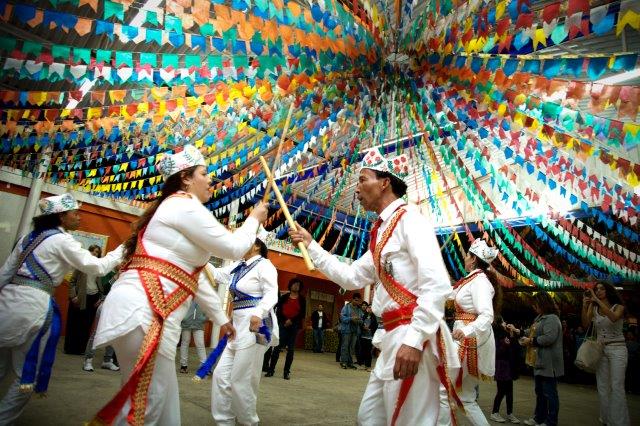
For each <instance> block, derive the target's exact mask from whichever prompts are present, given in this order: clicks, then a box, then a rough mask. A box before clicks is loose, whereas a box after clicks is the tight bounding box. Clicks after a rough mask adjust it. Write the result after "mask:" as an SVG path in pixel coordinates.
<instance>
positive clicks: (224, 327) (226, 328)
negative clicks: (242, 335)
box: [220, 321, 236, 340]
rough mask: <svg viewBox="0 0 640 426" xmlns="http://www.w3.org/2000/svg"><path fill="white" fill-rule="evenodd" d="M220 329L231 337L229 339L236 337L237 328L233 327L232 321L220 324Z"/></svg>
mask: <svg viewBox="0 0 640 426" xmlns="http://www.w3.org/2000/svg"><path fill="white" fill-rule="evenodd" d="M220 331H222V332H223V333H224V334H225V335H226V336H227V337H228V338H229V340H233V339H235V338H236V329H235V328H234V327H233V324H231V321H229V322H228V323H226V324H223V325H222V326H220Z"/></svg>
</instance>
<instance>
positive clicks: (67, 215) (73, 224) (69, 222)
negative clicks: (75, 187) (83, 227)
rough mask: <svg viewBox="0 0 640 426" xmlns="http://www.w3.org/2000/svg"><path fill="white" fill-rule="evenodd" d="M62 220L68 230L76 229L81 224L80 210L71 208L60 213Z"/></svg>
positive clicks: (63, 225)
mask: <svg viewBox="0 0 640 426" xmlns="http://www.w3.org/2000/svg"><path fill="white" fill-rule="evenodd" d="M60 222H62V227H63V228H64V229H66V230H67V231H75V230H76V229H78V227H79V226H80V213H78V210H69V211H66V212H64V213H60Z"/></svg>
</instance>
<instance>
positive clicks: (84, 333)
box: [64, 245, 102, 355]
mask: <svg viewBox="0 0 640 426" xmlns="http://www.w3.org/2000/svg"><path fill="white" fill-rule="evenodd" d="M89 253H91V254H92V255H94V256H95V257H98V258H100V257H102V250H101V249H100V246H97V245H92V246H90V247H89ZM101 290H102V289H101V285H100V279H99V278H98V277H97V276H96V275H93V274H85V273H84V272H81V271H79V270H75V271H73V275H72V276H71V279H70V280H69V309H68V311H67V327H66V333H65V336H64V353H66V354H69V355H83V354H84V353H85V348H86V347H87V342H88V341H89V335H90V334H91V328H92V326H93V321H94V320H95V318H96V311H97V310H98V305H99V304H100V299H101V296H102V291H101Z"/></svg>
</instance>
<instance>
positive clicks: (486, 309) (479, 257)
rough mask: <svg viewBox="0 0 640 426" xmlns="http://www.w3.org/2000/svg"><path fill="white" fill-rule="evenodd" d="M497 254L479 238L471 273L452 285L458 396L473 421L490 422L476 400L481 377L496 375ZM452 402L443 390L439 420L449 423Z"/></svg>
mask: <svg viewBox="0 0 640 426" xmlns="http://www.w3.org/2000/svg"><path fill="white" fill-rule="evenodd" d="M497 255H498V250H497V249H495V248H492V247H489V246H488V245H487V243H486V242H485V241H484V240H482V239H480V238H478V239H476V240H474V242H473V243H472V244H471V247H470V248H469V251H468V253H467V255H466V257H465V258H464V267H465V270H467V272H468V274H467V276H465V277H464V278H462V279H461V280H460V281H458V282H457V283H456V284H455V285H454V286H453V293H452V297H451V299H453V301H454V306H455V323H454V324H453V333H452V336H453V338H454V339H455V340H456V342H457V344H458V356H459V358H460V364H461V368H460V370H459V371H458V374H457V377H456V378H455V384H456V388H457V391H458V396H459V397H460V400H461V401H462V404H463V405H464V409H465V412H466V417H467V419H468V420H469V421H470V422H471V423H472V424H473V425H476V426H477V425H487V426H488V425H489V422H488V421H487V419H486V417H485V416H484V414H483V413H482V410H481V409H480V407H479V406H478V403H477V401H476V400H477V394H476V386H477V385H478V380H479V379H487V378H491V377H493V374H494V371H495V358H496V345H495V341H494V337H493V328H492V327H491V324H492V323H493V296H494V294H495V291H494V289H493V285H492V284H491V281H489V278H488V277H487V269H488V268H489V265H490V263H491V262H492V261H493V259H495V258H496V256H497ZM449 412H450V411H449V404H448V402H447V398H446V396H445V395H444V392H443V389H441V390H440V415H439V419H438V424H440V425H444V424H450V423H451V419H450V415H449Z"/></svg>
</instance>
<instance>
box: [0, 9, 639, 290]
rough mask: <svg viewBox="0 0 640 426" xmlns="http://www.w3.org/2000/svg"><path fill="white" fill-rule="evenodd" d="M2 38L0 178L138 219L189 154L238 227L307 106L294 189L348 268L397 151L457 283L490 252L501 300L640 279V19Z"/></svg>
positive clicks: (502, 19) (521, 13) (325, 19)
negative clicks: (369, 200)
mask: <svg viewBox="0 0 640 426" xmlns="http://www.w3.org/2000/svg"><path fill="white" fill-rule="evenodd" d="M0 22H1V25H0V120H1V123H0V164H1V165H3V166H7V167H10V168H13V169H16V170H20V171H22V173H30V172H37V170H38V166H39V163H40V162H42V161H43V160H46V159H47V158H50V164H49V165H48V167H46V168H45V169H46V171H44V172H41V176H40V177H42V178H44V179H46V180H47V181H49V182H52V183H58V184H61V185H66V186H68V187H70V188H73V189H76V190H79V191H87V192H92V193H94V194H98V195H101V196H104V197H110V198H116V199H121V200H131V201H132V202H136V203H144V202H146V201H148V200H152V199H153V198H154V197H155V196H156V195H157V193H158V192H159V191H160V188H161V186H162V179H161V177H160V176H159V174H158V172H157V170H156V168H155V164H156V160H157V159H158V158H159V156H161V155H163V153H165V152H168V151H172V150H175V149H179V147H180V146H182V145H184V144H185V143H193V144H195V145H196V146H198V147H200V148H202V149H203V150H204V151H205V152H206V153H207V159H208V170H209V173H210V174H211V176H212V177H213V188H212V190H213V197H212V199H211V201H210V202H209V204H208V207H209V208H210V209H211V210H212V211H213V212H214V213H215V214H216V215H217V216H218V217H221V218H225V217H227V216H228V214H229V210H230V206H231V203H232V202H234V201H236V200H237V201H238V202H239V211H240V217H242V216H243V215H244V214H246V212H247V209H249V208H250V207H251V206H252V205H253V204H254V203H255V201H256V200H257V199H258V198H259V197H260V196H261V194H262V192H263V191H264V188H265V186H266V182H265V178H264V174H263V173H262V171H261V168H260V165H259V162H258V161H257V159H258V155H265V156H266V157H267V158H268V159H270V160H271V161H273V157H274V156H275V151H276V147H277V144H278V136H279V135H280V134H281V133H282V130H283V127H284V122H285V118H286V115H287V111H288V109H289V106H290V105H291V104H292V103H293V104H294V114H293V119H292V122H291V126H290V129H289V133H288V137H287V139H286V140H285V143H284V149H283V155H282V162H281V167H280V168H279V170H278V173H277V174H278V176H279V177H280V179H279V180H280V185H281V187H282V188H283V192H284V196H285V199H286V200H287V203H288V204H289V207H290V210H291V213H292V215H293V216H294V217H296V218H298V220H300V221H302V222H303V223H304V224H305V225H307V226H309V227H310V228H311V230H312V231H313V233H314V236H315V237H316V238H317V239H319V240H322V242H323V244H324V246H325V247H326V248H328V249H330V250H332V251H334V252H335V253H337V254H339V255H342V256H345V257H352V258H355V257H357V256H359V255H360V254H362V252H363V251H364V250H366V242H367V241H366V240H367V238H368V228H369V226H370V225H369V222H370V219H371V217H370V215H367V214H366V213H365V212H363V211H362V210H361V209H360V208H359V205H358V203H357V200H355V198H354V189H355V176H356V175H357V163H358V162H359V160H360V158H361V157H362V155H361V153H362V152H363V151H364V150H366V149H367V148H370V147H372V146H382V147H383V148H384V149H385V150H386V152H387V153H389V154H391V155H393V153H394V152H405V153H407V154H408V155H409V157H410V158H411V174H410V176H409V178H408V185H409V194H408V197H409V199H410V200H411V201H412V202H414V203H417V204H418V205H419V206H420V208H421V209H422V211H423V212H424V214H426V215H428V216H430V217H431V218H432V219H433V221H434V223H435V224H436V225H437V230H438V233H439V234H440V238H441V243H442V246H443V249H442V252H443V255H444V257H445V260H446V261H447V263H448V265H449V267H450V270H451V271H452V275H454V276H455V277H459V276H461V275H462V274H463V262H462V258H463V255H462V253H463V252H464V249H465V247H467V246H468V244H469V239H470V238H473V236H474V235H475V236H477V235H485V236H486V237H487V238H488V239H490V240H491V241H492V243H493V244H494V245H495V246H496V247H498V248H499V249H500V250H501V253H502V254H501V256H500V266H499V269H500V272H501V273H502V274H503V275H504V277H505V280H504V284H505V285H514V284H518V285H529V286H540V287H545V288H557V287H565V286H575V287H581V286H583V284H584V282H585V281H587V280H590V279H593V278H596V279H603V280H605V279H606V280H609V281H612V282H615V283H633V282H638V281H640V259H639V254H640V251H639V250H638V248H637V247H638V246H639V243H640V241H639V240H640V237H639V232H638V230H639V224H638V220H637V218H638V213H639V209H640V187H639V176H640V158H639V157H640V155H639V151H640V150H639V145H640V143H639V142H640V120H639V118H638V110H639V104H640V72H639V71H638V70H639V68H638V53H639V52H640V2H637V1H634V0H622V1H603V0H591V1H589V0H562V1H537V0H470V1H467V0H431V1H424V0H275V1H267V0H111V1H110V0H39V1H25V0H0ZM41 170H42V167H41ZM282 223H283V218H282V215H281V213H279V212H275V209H274V214H273V216H272V217H271V219H270V222H269V228H270V229H274V230H276V232H279V234H280V235H284V228H283V226H282ZM453 231H457V232H453Z"/></svg>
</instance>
